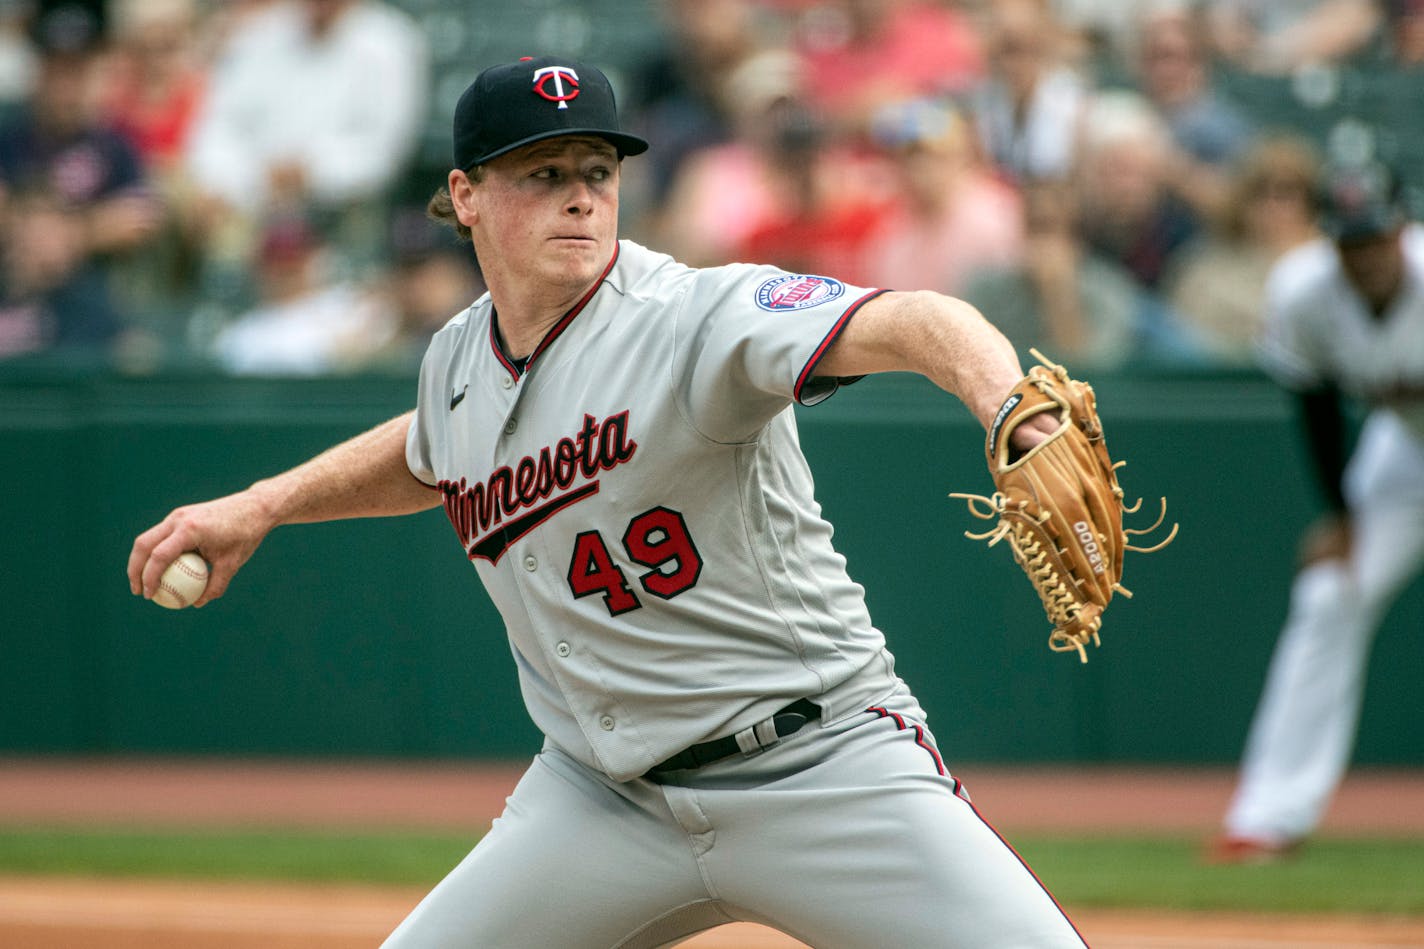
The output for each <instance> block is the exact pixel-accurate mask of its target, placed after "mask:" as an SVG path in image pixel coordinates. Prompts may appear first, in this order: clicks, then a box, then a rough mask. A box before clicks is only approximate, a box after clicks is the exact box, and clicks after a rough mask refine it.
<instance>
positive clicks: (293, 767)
mask: <svg viewBox="0 0 1424 949" xmlns="http://www.w3.org/2000/svg"><path fill="white" fill-rule="evenodd" d="M519 770H520V769H519V768H517V767H499V766H496V767H491V766H476V765H470V764H429V765H420V766H412V765H410V764H369V763H363V764H356V763H328V764H309V763H301V764H298V763H286V762H258V761H237V762H234V761H149V760H140V761H135V760H85V761H55V760H12V761H0V822H3V823H6V824H9V825H26V824H46V825H56V824H66V825H73V826H80V825H107V826H114V825H130V826H146V827H155V826H189V827H201V826H224V827H235V826H244V825H247V826H253V827H258V826H265V827H273V826H296V825H300V826H310V827H353V828H360V829H362V830H373V829H378V828H382V827H392V828H394V827H400V828H406V829H419V828H447V829H458V828H470V829H476V830H478V829H483V828H484V827H485V826H486V825H487V824H488V823H489V821H490V820H491V819H492V818H493V817H494V816H495V815H497V814H498V813H499V811H500V809H501V808H502V806H503V801H504V797H505V796H506V795H507V794H508V792H509V790H510V788H512V787H513V784H514V781H515V780H516V779H517V777H518V773H519ZM958 773H959V774H960V775H961V777H962V778H963V779H964V780H965V782H966V784H967V785H968V786H969V788H970V791H971V793H972V794H973V795H974V796H975V798H976V800H977V801H978V802H979V806H980V809H981V810H982V811H984V812H985V814H986V816H988V817H989V819H990V820H992V821H993V822H994V823H995V824H996V825H997V826H998V827H1000V828H1001V829H1003V830H1005V831H1007V832H1008V833H1009V834H1010V835H1012V834H1014V833H1019V832H1025V831H1065V832H1084V831H1088V832H1098V831H1101V832H1111V833H1129V832H1132V831H1136V830H1145V831H1157V832H1162V831H1173V832H1185V833H1200V834H1203V835H1205V834H1208V833H1210V832H1211V831H1212V829H1213V828H1214V826H1215V822H1216V820H1217V819H1218V817H1219V815H1220V813H1221V811H1222V809H1223V808H1224V806H1225V803H1226V799H1227V796H1228V795H1229V794H1230V788H1231V775H1230V774H1229V773H1228V772H1224V771H1191V770H1180V769H1155V770H1143V769H1122V768H1095V769H1071V770H1070V769H1056V768H998V767H992V768H991V767H982V768H980V767H973V766H969V767H964V768H961V769H959V772H958ZM1065 801H1072V802H1074V804H1073V807H1071V808H1068V807H1065V806H1064V802H1065ZM1322 833H1323V834H1324V835H1330V834H1339V835H1351V836H1370V835H1379V836H1391V835H1397V834H1410V835H1424V773H1419V772H1373V773H1362V774H1356V775H1352V776H1351V777H1350V779H1349V780H1348V781H1347V782H1346V784H1345V786H1344V787H1343V788H1342V790H1341V793H1340V794H1339V796H1338V798H1337V800H1336V802H1335V804H1334V806H1333V807H1332V809H1331V812H1330V815H1329V817H1328V819H1327V820H1326V822H1325V825H1324V827H1323V828H1322ZM422 893H423V891H422V890H419V889H410V888H391V887H370V886H347V885H342V886H331V885H322V886H317V885H310V884H302V885H296V884H292V885H287V884H283V885H273V884H255V883H208V882H204V883H197V882H189V881H135V880H111V879H103V880H89V879H76V878H53V879H31V878H13V877H11V878H6V877H0V946H16V947H21V946H23V947H26V949H59V947H64V949H71V947H86V949H137V947H140V946H142V947H145V949H177V947H183V949H256V947H258V946H261V947H264V949H287V947H292V949H295V947H299V946H300V947H306V949H356V947H371V946H375V945H378V944H379V943H380V940H381V938H382V937H383V936H384V935H385V934H386V933H388V932H389V931H390V929H391V928H392V927H393V926H394V925H395V924H396V923H397V922H398V921H399V920H400V919H401V918H402V917H403V916H404V915H405V914H406V913H407V912H408V911H409V910H410V908H411V907H412V906H413V905H414V904H415V903H416V902H417V901H418V900H419V899H420V897H421V895H422ZM1069 909H1070V912H1071V913H1072V915H1073V917H1074V919H1075V921H1076V922H1077V923H1078V925H1079V927H1080V929H1082V931H1083V932H1084V934H1085V936H1087V937H1088V939H1089V941H1090V942H1091V943H1092V945H1093V946H1095V947H1096V949H1287V947H1301V949H1314V947H1321V949H1323V947H1331V949H1363V947H1380V946H1395V947H1399V946H1411V947H1415V949H1424V919H1420V918H1400V919H1396V918H1382V917H1348V916H1311V917H1308V918H1305V919H1301V920H1293V919H1290V918H1287V917H1283V916H1277V915H1271V916H1251V915H1242V914H1210V915H1206V914H1198V913H1192V914H1188V913H1177V912H1174V913H1151V912H1117V911H1103V910H1095V909H1094V910H1088V909H1075V908H1073V907H1069ZM684 945H685V946H687V947H689V949H797V947H801V943H798V942H796V941H795V940H793V939H790V938H788V937H786V936H783V935H780V934H778V933H774V932H772V931H770V930H767V929H764V928H761V927H756V926H751V925H736V926H724V927H721V928H719V929H716V930H713V931H711V932H708V933H704V934H703V935H701V936H699V937H697V938H696V939H693V940H691V941H689V942H687V943H684ZM887 949H891V947H887ZM894 949H900V947H894Z"/></svg>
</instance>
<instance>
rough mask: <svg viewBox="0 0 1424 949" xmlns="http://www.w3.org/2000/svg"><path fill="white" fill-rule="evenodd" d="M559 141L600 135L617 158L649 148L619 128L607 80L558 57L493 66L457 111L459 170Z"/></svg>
mask: <svg viewBox="0 0 1424 949" xmlns="http://www.w3.org/2000/svg"><path fill="white" fill-rule="evenodd" d="M559 135H596V136H598V137H600V138H604V139H607V140H608V141H609V142H611V143H613V147H614V148H616V149H618V157H620V158H622V157H623V156H625V155H639V154H642V153H643V152H645V151H647V150H648V143H647V142H646V141H644V140H643V139H641V138H639V137H638V136H636V135H629V134H628V133H627V132H624V131H623V130H622V129H621V128H620V127H619V125H618V106H617V104H616V103H615V101H614V98H613V86H612V84H610V83H609V81H608V77H607V76H605V75H604V74H603V73H602V72H600V71H599V70H598V69H597V68H595V67H593V66H588V65H585V64H583V63H576V62H573V61H572V60H568V59H560V58H558V57H554V56H541V57H539V58H537V59H535V58H526V59H521V60H519V61H518V62H514V63H504V64H502V65H499V66H491V67H489V68H488V69H486V70H484V71H483V72H481V73H480V74H479V75H478V76H476V77H475V81H474V82H472V83H470V85H469V88H467V89H466V90H465V92H464V94H463V95H461V96H460V101H459V102H458V103H456V105H455V167H456V168H459V169H461V170H469V169H470V168H473V167H474V166H475V165H482V164H484V163H485V162H487V161H489V160H490V159H491V158H495V157H497V156H499V155H503V154H504V153H505V152H508V151H512V150H514V149H516V148H519V147H520V146H522V145H528V144H531V143H532V142H538V141H541V140H543V139H546V138H554V137H556V136H559Z"/></svg>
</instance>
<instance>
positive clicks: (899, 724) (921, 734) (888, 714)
mask: <svg viewBox="0 0 1424 949" xmlns="http://www.w3.org/2000/svg"><path fill="white" fill-rule="evenodd" d="M866 711H867V712H871V713H872V714H875V715H879V716H880V717H881V718H888V719H891V720H892V721H893V722H894V723H895V727H896V728H898V729H899V730H900V731H907V730H912V731H914V733H915V744H917V745H919V746H920V747H921V748H923V749H925V750H926V751H928V752H929V753H930V757H932V758H934V763H935V769H936V770H937V771H939V773H940V774H942V775H944V776H945V777H947V778H949V779H950V780H951V781H953V782H954V795H955V797H957V798H959V799H960V800H961V801H963V802H964V803H965V804H968V805H969V809H970V810H971V811H973V812H974V816H975V817H977V818H979V822H980V823H981V824H983V825H984V826H985V827H987V828H989V832H990V833H992V834H993V835H994V836H995V837H997V838H999V843H1001V844H1003V845H1004V846H1005V847H1006V848H1008V851H1009V853H1011V854H1013V855H1014V859H1015V860H1017V861H1018V862H1019V865H1020V866H1022V867H1023V868H1024V869H1025V870H1027V871H1028V875H1029V876H1031V877H1033V881H1034V882H1035V883H1037V884H1038V888H1039V889H1041V890H1043V893H1044V895H1045V896H1047V897H1048V898H1049V899H1050V900H1052V901H1053V905H1054V906H1055V907H1056V908H1057V909H1058V912H1059V915H1061V916H1062V917H1063V921H1064V922H1066V923H1067V924H1068V925H1069V926H1071V927H1072V929H1073V932H1075V933H1077V935H1078V938H1079V939H1080V940H1082V942H1083V945H1084V946H1086V945H1088V940H1086V939H1084V938H1083V934H1082V933H1081V932H1079V930H1078V927H1077V925H1076V924H1074V922H1073V920H1072V918H1071V917H1070V916H1069V915H1068V914H1067V913H1066V912H1065V911H1064V909H1063V905H1062V904H1061V903H1059V902H1058V898H1057V897H1055V896H1054V895H1053V893H1052V892H1051V891H1050V890H1049V889H1048V887H1046V886H1044V885H1043V881H1042V880H1040V879H1039V878H1038V874H1037V873H1034V872H1033V867H1031V866H1029V865H1028V862H1027V861H1025V860H1024V858H1023V857H1022V856H1021V855H1020V854H1019V852H1018V851H1017V850H1015V849H1014V845H1013V844H1011V843H1009V842H1008V841H1007V840H1005V839H1004V835H1003V834H1001V833H999V831H998V829H997V828H995V827H994V825H993V824H991V823H989V822H988V821H987V820H985V819H984V815H983V814H981V813H979V808H977V807H975V806H974V802H973V801H971V800H970V799H969V793H968V792H967V791H965V790H964V785H962V784H961V783H960V782H959V779H958V778H956V777H953V776H952V775H950V774H949V772H947V771H945V769H944V761H943V760H942V759H941V758H940V756H939V752H938V751H936V750H935V747H934V745H932V744H930V743H929V742H928V741H927V740H926V739H925V730H924V728H923V727H922V726H920V725H911V724H910V723H908V722H906V721H905V719H904V716H902V715H900V714H899V713H898V712H892V711H890V710H889V709H886V708H881V707H879V706H872V707H871V708H868V709H866Z"/></svg>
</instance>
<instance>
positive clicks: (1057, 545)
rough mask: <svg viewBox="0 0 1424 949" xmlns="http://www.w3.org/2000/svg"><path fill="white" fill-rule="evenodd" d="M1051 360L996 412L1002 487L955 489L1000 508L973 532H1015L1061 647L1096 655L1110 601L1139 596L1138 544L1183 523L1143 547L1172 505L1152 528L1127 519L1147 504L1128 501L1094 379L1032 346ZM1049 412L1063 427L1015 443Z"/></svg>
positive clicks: (992, 535) (995, 458) (983, 513)
mask: <svg viewBox="0 0 1424 949" xmlns="http://www.w3.org/2000/svg"><path fill="white" fill-rule="evenodd" d="M1030 352H1031V353H1033V355H1034V357H1035V358H1037V359H1038V361H1039V362H1041V363H1043V365H1041V366H1034V367H1033V368H1032V369H1031V370H1029V374H1028V375H1027V376H1024V378H1023V379H1021V380H1019V383H1018V384H1017V385H1016V386H1014V388H1013V390H1012V391H1011V392H1010V393H1009V397H1008V399H1006V400H1005V402H1004V405H1003V407H1002V408H1001V409H999V412H998V414H997V415H996V416H995V417H994V422H993V424H992V425H991V426H990V428H989V435H988V438H987V440H986V441H985V446H984V448H985V453H986V454H987V455H988V459H989V473H990V474H991V475H992V476H993V479H994V487H995V489H996V490H995V492H994V495H993V496H992V497H987V498H986V497H984V496H982V495H975V494H958V493H955V494H951V495H950V497H952V498H963V499H964V500H966V501H967V502H968V504H969V511H970V513H972V514H973V515H974V516H975V517H978V518H980V519H982V520H992V519H994V518H998V524H997V525H996V526H995V527H994V529H993V530H989V531H985V532H984V533H982V534H975V533H972V532H968V531H966V532H965V536H966V537H969V538H971V539H973V540H987V541H988V542H989V545H990V546H993V545H994V544H997V543H998V542H999V541H1001V540H1003V539H1005V538H1008V541H1009V546H1010V547H1012V548H1013V551H1014V559H1015V560H1016V561H1018V563H1019V566H1021V567H1022V568H1023V570H1024V572H1025V573H1026V574H1027V575H1028V578H1029V580H1030V581H1031V582H1032V583H1033V586H1034V589H1036V590H1037V591H1038V596H1039V598H1040V599H1041V600H1042V601H1043V608H1044V610H1045V611H1046V612H1047V613H1048V621H1049V622H1050V623H1052V624H1053V632H1052V634H1051V635H1050V636H1049V638H1048V645H1049V648H1050V649H1053V650H1054V651H1055V652H1073V651H1075V650H1076V651H1077V653H1078V656H1079V658H1080V659H1081V660H1082V661H1083V662H1087V661H1088V654H1087V651H1086V650H1085V649H1084V647H1085V646H1086V645H1087V644H1088V643H1090V642H1091V643H1092V644H1093V645H1095V646H1096V645H1098V642H1099V640H1098V630H1099V629H1100V628H1101V627H1102V614H1103V610H1104V609H1106V608H1107V605H1108V602H1109V601H1110V600H1112V597H1113V594H1114V593H1121V594H1122V595H1123V596H1126V597H1131V596H1132V594H1131V593H1130V592H1129V591H1128V590H1127V589H1126V588H1125V587H1123V586H1122V583H1121V580H1122V561H1123V556H1124V554H1125V553H1126V552H1127V551H1129V550H1135V551H1138V552H1140V553H1150V552H1152V551H1155V550H1161V549H1162V548H1163V547H1165V546H1167V545H1168V544H1169V543H1171V542H1172V539H1173V538H1174V537H1176V536H1177V525H1176V524H1173V525H1172V531H1171V533H1170V534H1169V535H1168V536H1167V538H1166V539H1165V540H1163V541H1161V542H1160V543H1158V544H1157V545H1155V546H1153V547H1134V546H1132V545H1130V544H1128V543H1127V538H1128V536H1130V535H1131V536H1136V535H1141V534H1148V533H1151V532H1152V531H1154V530H1156V529H1157V528H1158V527H1160V526H1161V524H1162V520H1163V518H1165V517H1166V514H1167V500H1166V498H1163V499H1162V514H1161V516H1159V517H1158V518H1157V523H1155V524H1153V525H1152V526H1151V527H1148V528H1145V529H1143V530H1132V529H1129V528H1126V527H1124V526H1123V515H1124V514H1134V513H1136V512H1137V511H1138V510H1139V509H1140V508H1141V506H1142V501H1141V499H1139V500H1138V501H1137V503H1136V504H1134V505H1133V506H1131V507H1126V506H1124V504H1123V490H1122V488H1121V487H1119V486H1118V482H1117V469H1118V468H1120V467H1121V466H1122V465H1125V464H1126V462H1122V461H1120V462H1118V463H1117V464H1113V462H1112V459H1111V458H1109V457H1108V451H1107V447H1106V445H1105V444H1104V441H1103V427H1102V422H1101V421H1100V420H1099V418H1098V408H1097V400H1096V398H1095V396H1094V395H1093V389H1092V386H1089V385H1088V384H1087V383H1085V382H1079V381H1077V380H1074V379H1071V378H1069V376H1068V370H1066V369H1064V368H1063V367H1062V366H1060V365H1058V364H1057V363H1054V362H1051V361H1050V360H1048V359H1047V358H1045V357H1044V356H1043V354H1042V353H1040V352H1039V351H1038V350H1036V349H1034V350H1030ZM1041 412H1054V413H1056V414H1057V416H1058V419H1059V425H1058V428H1057V429H1056V430H1055V431H1054V432H1053V433H1052V434H1050V435H1049V436H1048V437H1047V438H1045V439H1044V440H1043V441H1042V442H1040V443H1039V444H1038V445H1036V446H1034V447H1033V449H1032V450H1030V451H1028V452H1026V453H1024V454H1022V455H1020V454H1019V453H1018V452H1017V451H1016V450H1015V449H1013V448H1011V447H1010V439H1011V436H1012V435H1013V433H1014V430H1015V429H1016V428H1018V426H1020V425H1022V424H1023V423H1024V422H1025V421H1027V420H1028V419H1030V418H1032V417H1034V416H1036V415H1038V414H1039V413H1041Z"/></svg>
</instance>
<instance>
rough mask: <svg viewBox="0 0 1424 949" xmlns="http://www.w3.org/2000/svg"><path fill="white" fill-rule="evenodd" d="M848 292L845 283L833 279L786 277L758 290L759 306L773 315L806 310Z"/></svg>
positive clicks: (805, 275)
mask: <svg viewBox="0 0 1424 949" xmlns="http://www.w3.org/2000/svg"><path fill="white" fill-rule="evenodd" d="M843 293H845V284H843V283H841V282H840V281H839V280H832V279H831V278H830V277H816V276H811V275H809V274H782V275H781V276H780V277H772V278H771V279H770V280H767V281H765V282H763V283H762V285H761V286H759V287H757V290H756V303H757V306H759V307H761V308H762V309H763V310H766V311H767V312H769V313H780V312H783V311H785V310H804V309H806V308H807V307H812V306H820V305H821V304H822V303H829V302H830V301H831V300H834V299H835V298H836V297H838V296H840V295H841V294H843Z"/></svg>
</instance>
